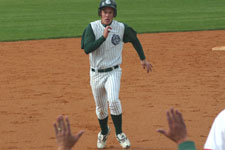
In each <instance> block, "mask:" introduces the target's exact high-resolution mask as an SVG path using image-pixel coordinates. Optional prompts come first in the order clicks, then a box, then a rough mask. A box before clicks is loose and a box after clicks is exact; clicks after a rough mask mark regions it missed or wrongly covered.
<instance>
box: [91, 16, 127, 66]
mask: <svg viewBox="0 0 225 150" xmlns="http://www.w3.org/2000/svg"><path fill="white" fill-rule="evenodd" d="M91 27H92V30H93V32H94V35H95V39H99V38H100V37H101V36H102V35H103V32H104V29H105V27H104V26H103V25H102V24H101V20H97V21H94V22H91ZM110 27H112V31H110V32H109V35H108V37H107V39H106V40H105V41H104V42H103V43H102V44H101V46H99V48H97V49H96V50H95V51H93V52H92V53H90V54H89V59H90V66H91V68H94V69H104V68H109V67H112V66H115V65H120V64H121V63H122V49H123V45H124V43H123V35H124V30H125V26H124V24H123V23H120V22H118V21H115V20H113V21H112V23H111V25H110Z"/></svg>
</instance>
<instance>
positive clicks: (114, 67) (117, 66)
mask: <svg viewBox="0 0 225 150" xmlns="http://www.w3.org/2000/svg"><path fill="white" fill-rule="evenodd" d="M116 68H119V65H116V66H113V67H110V68H106V69H98V70H97V71H98V72H110V71H112V70H113V69H116ZM91 71H93V72H96V70H95V69H94V68H91Z"/></svg>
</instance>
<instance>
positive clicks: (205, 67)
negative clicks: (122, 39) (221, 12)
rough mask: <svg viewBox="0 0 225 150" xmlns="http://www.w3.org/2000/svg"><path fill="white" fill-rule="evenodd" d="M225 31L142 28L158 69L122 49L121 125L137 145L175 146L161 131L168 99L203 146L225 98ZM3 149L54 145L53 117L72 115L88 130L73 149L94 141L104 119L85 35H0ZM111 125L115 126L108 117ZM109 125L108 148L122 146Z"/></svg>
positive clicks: (160, 149)
mask: <svg viewBox="0 0 225 150" xmlns="http://www.w3.org/2000/svg"><path fill="white" fill-rule="evenodd" d="M224 35H225V31H223V30H221V31H201V32H179V33H154V34H141V35H138V36H139V38H140V41H141V42H142V45H143V48H144V50H145V54H146V56H147V58H148V59H149V60H150V61H151V62H152V65H153V67H154V68H153V72H152V73H150V74H147V73H146V72H145V71H144V70H143V69H142V67H141V65H140V61H139V58H138V56H137V54H136V52H135V50H134V49H133V48H132V46H131V44H126V45H125V47H124V51H123V64H122V69H123V75H122V81H121V82H122V83H121V92H120V99H121V101H122V107H123V130H124V131H125V133H126V134H127V135H128V137H129V138H130V141H131V144H132V148H131V149H134V150H174V149H176V145H175V144H174V143H173V142H171V141H169V140H168V139H167V138H165V137H163V136H162V135H160V134H159V133H157V132H156V129H158V128H166V129H167V122H166V115H165V112H166V110H168V109H169V108H170V107H174V108H177V109H178V110H180V111H181V112H182V113H183V116H184V119H185V122H186V124H187V128H188V133H189V137H190V139H193V140H194V141H195V142H196V145H197V147H198V149H202V147H203V144H204V142H205V140H206V137H207V135H208V132H209V129H210V126H211V124H212V121H213V119H214V117H215V116H216V115H217V114H218V113H219V112H220V111H221V110H222V109H224V106H225V93H224V91H225V78H224V74H225V67H224V66H225V51H212V48H213V47H216V46H221V45H224V44H225V36H224ZM0 92H1V95H0V120H1V123H0V149H1V150H56V149H57V147H56V142H55V134H54V130H53V125H52V124H53V122H54V121H55V120H56V118H57V116H58V115H59V114H65V115H68V116H69V118H70V122H71V125H72V131H73V132H77V131H79V130H81V129H84V130H85V131H86V132H85V134H84V135H83V136H82V138H81V139H80V141H79V142H78V143H77V145H76V149H79V150H86V149H90V150H91V149H96V138H97V133H98V132H99V126H98V122H97V118H96V115H95V104H94V100H93V97H92V93H91V89H90V86H89V60H88V56H87V55H86V54H84V52H83V51H82V50H81V49H80V39H79V38H73V39H57V40H38V41H21V42H1V43H0ZM109 125H110V127H111V128H112V129H113V132H114V127H113V124H112V121H111V119H110V120H109ZM113 132H112V134H111V135H110V137H109V139H108V149H111V150H116V149H120V146H119V144H118V143H117V141H116V139H115V135H114V133H113Z"/></svg>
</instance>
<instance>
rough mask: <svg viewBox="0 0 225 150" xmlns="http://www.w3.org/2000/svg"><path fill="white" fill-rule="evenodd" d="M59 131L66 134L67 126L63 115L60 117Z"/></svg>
mask: <svg viewBox="0 0 225 150" xmlns="http://www.w3.org/2000/svg"><path fill="white" fill-rule="evenodd" d="M58 129H59V132H64V133H65V132H66V126H65V122H64V118H63V116H62V115H61V116H59V117H58Z"/></svg>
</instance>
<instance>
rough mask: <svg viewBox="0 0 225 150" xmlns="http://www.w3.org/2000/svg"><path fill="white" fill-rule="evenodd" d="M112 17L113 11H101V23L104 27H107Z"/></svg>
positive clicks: (111, 9) (108, 9)
mask: <svg viewBox="0 0 225 150" xmlns="http://www.w3.org/2000/svg"><path fill="white" fill-rule="evenodd" d="M113 17H114V10H113V8H111V7H105V8H103V9H102V11H101V21H102V24H104V25H109V24H110V23H111V22H112V20H113Z"/></svg>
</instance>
